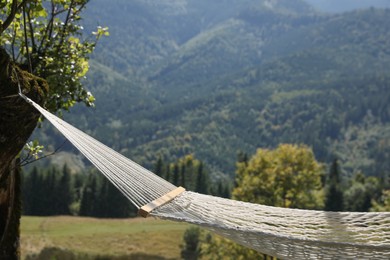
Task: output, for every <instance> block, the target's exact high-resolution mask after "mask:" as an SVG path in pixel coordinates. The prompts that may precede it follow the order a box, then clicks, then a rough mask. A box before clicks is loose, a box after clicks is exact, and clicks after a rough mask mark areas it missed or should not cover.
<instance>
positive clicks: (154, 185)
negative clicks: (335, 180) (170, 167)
mask: <svg viewBox="0 0 390 260" xmlns="http://www.w3.org/2000/svg"><path fill="white" fill-rule="evenodd" d="M20 95H21V96H22V97H23V98H24V99H25V100H26V101H27V102H29V103H30V104H31V105H33V106H34V107H35V108H36V109H37V110H38V111H39V112H40V113H41V114H42V115H43V116H44V117H45V118H46V119H47V120H49V121H50V122H51V123H52V124H53V125H54V126H55V127H56V128H57V129H58V130H59V131H60V132H61V133H62V134H63V135H64V136H65V137H66V138H67V139H68V140H69V141H70V142H71V143H72V144H73V145H74V146H75V147H76V148H77V149H78V150H79V151H80V152H81V153H82V154H84V156H85V157H86V158H87V159H88V160H90V161H91V163H92V164H93V165H94V166H95V167H96V168H98V169H99V171H100V172H101V173H102V174H103V175H104V176H105V177H107V178H108V179H109V180H110V181H111V182H112V183H113V184H114V185H115V186H116V187H117V188H118V189H119V190H120V191H121V192H122V193H123V195H124V196H126V197H127V198H128V199H129V200H130V202H131V203H133V204H134V205H135V206H136V207H138V209H139V210H140V211H139V213H140V215H142V216H144V217H146V216H148V215H151V216H155V217H159V218H162V219H168V220H174V221H184V222H188V223H192V224H196V225H199V226H202V227H205V228H207V229H209V230H211V231H213V232H215V233H217V234H219V235H221V236H224V237H226V238H229V239H231V240H233V241H235V242H237V243H239V244H241V245H244V246H247V247H249V248H252V249H255V250H257V251H259V252H262V253H265V254H268V255H272V256H276V257H278V258H282V259H283V258H285V259H355V258H359V259H364V258H370V259H371V258H373V259H390V212H364V213H358V212H325V211H314V210H300V209H288V208H278V207H270V206H263V205H259V204H252V203H247V202H240V201H235V200H229V199H222V198H218V197H213V196H209V195H202V194H199V193H195V192H190V191H185V190H184V189H183V188H181V187H176V186H174V185H172V184H171V183H169V182H167V181H166V180H164V179H162V178H160V177H159V176H157V175H155V174H153V173H152V172H150V171H148V170H147V169H145V168H143V167H141V166H140V165H138V164H136V163H135V162H133V161H132V160H130V159H128V158H126V157H124V156H122V155H121V154H119V153H117V152H115V151H114V150H112V149H110V148H109V147H107V146H105V145H104V144H102V143H100V142H98V141H97V140H95V139H94V138H92V137H90V136H89V135H87V134H85V133H83V132H82V131H80V130H78V129H77V128H75V127H73V126H72V125H70V124H68V123H66V122H65V121H63V120H61V119H60V118H58V117H56V116H55V115H53V114H51V113H49V112H48V111H46V110H45V109H43V108H42V107H40V106H39V105H38V104H36V103H35V102H33V101H32V100H30V99H28V98H27V97H25V96H24V95H23V94H20Z"/></svg>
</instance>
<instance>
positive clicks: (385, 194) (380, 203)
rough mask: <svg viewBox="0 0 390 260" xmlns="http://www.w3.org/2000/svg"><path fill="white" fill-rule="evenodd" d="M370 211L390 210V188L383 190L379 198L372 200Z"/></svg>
mask: <svg viewBox="0 0 390 260" xmlns="http://www.w3.org/2000/svg"><path fill="white" fill-rule="evenodd" d="M370 211H390V190H383V191H382V195H381V197H380V198H379V199H378V200H374V201H373V202H372V207H371V208H370Z"/></svg>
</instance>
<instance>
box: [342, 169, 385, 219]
mask: <svg viewBox="0 0 390 260" xmlns="http://www.w3.org/2000/svg"><path fill="white" fill-rule="evenodd" d="M382 189H383V187H382V184H381V183H380V180H379V179H378V178H375V177H365V176H364V174H362V173H357V174H356V175H355V176H354V178H352V179H351V180H350V184H349V188H348V189H346V190H345V191H344V198H345V199H344V210H346V211H361V212H367V211H369V209H370V208H371V207H372V201H375V200H378V199H379V197H380V195H381V193H382Z"/></svg>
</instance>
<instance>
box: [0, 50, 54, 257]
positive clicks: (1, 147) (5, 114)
mask: <svg viewBox="0 0 390 260" xmlns="http://www.w3.org/2000/svg"><path fill="white" fill-rule="evenodd" d="M18 82H19V83H20V86H21V88H22V90H23V93H24V94H25V95H26V96H28V97H29V98H31V99H32V100H34V101H35V102H37V103H38V104H42V103H43V101H44V98H45V95H46V93H47V90H48V85H47V83H46V81H45V80H43V79H41V78H38V77H36V76H34V75H32V74H30V73H28V72H26V71H24V70H22V69H20V68H19V67H18V66H17V65H16V64H14V63H13V62H11V61H10V58H9V56H8V54H7V53H6V52H5V50H4V49H2V48H1V47H0V259H18V258H19V222H20V216H21V201H20V199H21V196H20V191H21V189H20V172H21V170H20V166H19V164H18V159H17V157H18V155H19V153H20V151H21V149H22V148H23V146H24V144H25V143H26V141H27V140H28V138H29V137H30V135H31V133H32V132H33V130H34V128H35V127H36V125H37V121H38V118H39V116H40V114H39V113H38V112H37V111H36V110H35V109H34V108H33V107H32V106H31V105H30V104H28V103H27V102H25V101H24V100H23V99H22V98H20V97H19V95H18Z"/></svg>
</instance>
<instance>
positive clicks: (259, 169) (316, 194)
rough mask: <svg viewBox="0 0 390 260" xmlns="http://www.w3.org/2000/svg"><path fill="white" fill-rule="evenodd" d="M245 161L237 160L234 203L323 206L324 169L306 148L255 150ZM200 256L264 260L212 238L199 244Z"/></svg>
mask: <svg viewBox="0 0 390 260" xmlns="http://www.w3.org/2000/svg"><path fill="white" fill-rule="evenodd" d="M245 158H246V156H244V155H241V156H239V158H238V159H239V160H238V162H237V171H236V187H235V188H234V189H233V198H234V199H238V200H241V201H248V202H252V203H259V204H264V205H270V206H279V207H290V208H302V209H319V208H321V207H322V206H323V198H322V196H321V190H322V185H321V174H322V169H323V167H322V165H321V164H319V163H318V162H317V161H316V160H315V158H314V154H313V152H312V151H311V149H310V148H308V147H307V146H303V145H291V144H281V145H279V146H278V147H277V148H276V149H275V150H268V149H258V150H257V152H256V154H254V155H253V156H252V158H250V159H249V160H247V159H245ZM201 253H202V256H205V259H266V256H265V255H262V254H260V253H258V252H256V251H254V250H250V249H248V248H245V247H243V246H240V245H237V244H236V243H234V242H231V241H229V240H227V239H225V238H222V237H218V236H212V235H211V234H209V235H207V236H206V238H205V239H203V240H202V243H201Z"/></svg>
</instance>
